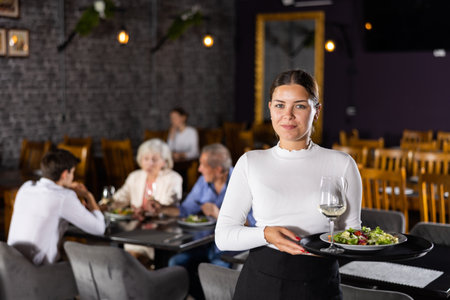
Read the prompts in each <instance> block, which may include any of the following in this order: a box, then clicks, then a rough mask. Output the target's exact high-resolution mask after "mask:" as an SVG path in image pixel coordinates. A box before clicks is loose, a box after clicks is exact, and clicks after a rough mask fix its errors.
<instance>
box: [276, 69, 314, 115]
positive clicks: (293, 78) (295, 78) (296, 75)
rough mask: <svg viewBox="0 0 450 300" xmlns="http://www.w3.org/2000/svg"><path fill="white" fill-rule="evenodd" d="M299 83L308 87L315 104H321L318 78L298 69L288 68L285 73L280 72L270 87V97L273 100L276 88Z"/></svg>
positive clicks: (307, 89)
mask: <svg viewBox="0 0 450 300" xmlns="http://www.w3.org/2000/svg"><path fill="white" fill-rule="evenodd" d="M290 84H298V85H301V86H302V87H304V88H305V89H306V91H307V92H308V94H309V97H310V99H311V100H312V101H314V104H315V105H316V106H317V105H319V104H320V103H319V89H318V87H317V83H316V80H315V79H314V78H313V77H312V76H311V75H310V74H309V73H307V72H305V71H303V70H300V69H297V70H288V71H285V72H283V73H280V74H278V76H277V77H276V78H275V79H274V81H273V82H272V86H271V87H270V99H269V101H272V96H273V92H274V91H275V89H276V88H277V87H279V86H281V85H290Z"/></svg>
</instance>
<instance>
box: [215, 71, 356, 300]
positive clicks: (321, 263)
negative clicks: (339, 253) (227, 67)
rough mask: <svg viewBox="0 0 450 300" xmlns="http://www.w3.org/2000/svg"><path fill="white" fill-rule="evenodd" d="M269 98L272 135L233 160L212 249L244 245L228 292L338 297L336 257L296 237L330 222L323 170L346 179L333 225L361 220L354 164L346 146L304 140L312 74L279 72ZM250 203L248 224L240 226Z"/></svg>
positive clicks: (315, 99) (314, 91) (312, 105)
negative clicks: (267, 143) (324, 210)
mask: <svg viewBox="0 0 450 300" xmlns="http://www.w3.org/2000/svg"><path fill="white" fill-rule="evenodd" d="M268 105H269V109H270V116H271V119H272V126H273V128H274V130H275V132H276V133H277V135H278V136H279V142H278V144H277V145H276V146H274V147H273V148H271V149H268V150H255V151H249V152H247V153H245V154H244V155H243V156H242V157H241V158H240V159H239V160H238V162H237V164H236V166H235V169H234V172H233V175H232V176H231V179H230V183H229V185H228V189H227V193H226V195H225V199H224V202H223V204H222V207H221V209H220V212H219V218H218V220H217V224H216V229H215V240H216V244H217V246H218V248H219V249H221V250H233V251H240V250H247V249H250V253H249V256H248V258H247V260H246V262H245V264H244V267H243V269H242V271H241V273H240V276H239V279H238V283H237V285H236V290H235V294H234V298H233V299H238V300H239V299H246V300H252V299H327V300H328V299H341V297H342V294H341V291H340V287H339V284H340V277H339V266H338V263H337V260H336V259H333V258H325V257H321V256H313V255H310V254H309V253H307V252H306V251H305V250H304V249H303V247H302V246H300V244H299V240H300V239H301V237H302V236H307V235H310V234H316V233H320V232H327V231H328V230H329V224H328V220H327V218H326V217H324V216H323V215H322V214H321V213H320V212H319V209H318V204H319V198H320V192H319V191H320V181H321V177H322V176H323V175H325V176H337V177H343V178H345V180H346V182H347V184H348V185H347V186H348V189H347V191H346V195H345V196H346V200H347V210H346V212H345V213H344V214H343V215H341V216H340V217H339V219H338V224H337V225H338V227H340V228H349V227H352V228H359V227H360V226H361V220H360V213H361V197H362V196H361V194H362V186H361V177H360V175H359V171H358V167H357V165H356V163H355V161H354V160H353V159H352V158H351V156H349V155H348V154H345V153H343V152H339V151H335V150H331V149H325V148H322V147H320V146H319V145H316V144H315V143H314V142H313V141H312V140H311V132H312V130H313V123H314V121H315V120H317V118H318V117H319V112H320V109H321V105H320V102H319V95H318V88H317V83H316V82H315V80H314V79H313V77H312V76H311V75H309V74H308V73H306V72H304V71H302V70H290V71H286V72H283V73H281V74H279V75H278V76H277V77H276V78H275V80H274V82H273V83H272V86H271V89H270V100H269V103H268ZM251 208H253V217H254V218H255V220H256V226H255V227H247V226H244V223H245V221H246V216H247V213H248V212H249V211H250V209H251Z"/></svg>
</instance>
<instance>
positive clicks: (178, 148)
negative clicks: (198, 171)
mask: <svg viewBox="0 0 450 300" xmlns="http://www.w3.org/2000/svg"><path fill="white" fill-rule="evenodd" d="M187 117H188V114H187V113H186V111H185V110H184V109H182V108H181V107H177V108H174V109H172V110H171V111H170V123H171V127H170V129H169V135H168V138H167V143H168V144H169V147H170V150H172V155H173V159H174V160H175V161H180V160H191V159H196V158H198V132H197V129H195V128H194V127H191V126H188V125H187V124H186V121H187Z"/></svg>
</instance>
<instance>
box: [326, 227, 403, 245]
mask: <svg viewBox="0 0 450 300" xmlns="http://www.w3.org/2000/svg"><path fill="white" fill-rule="evenodd" d="M320 239H321V240H322V241H323V242H326V243H331V235H330V233H328V232H326V233H323V234H321V235H320ZM406 240H407V237H406V236H405V235H403V234H401V233H395V232H391V233H388V232H384V231H383V230H382V229H381V228H380V227H378V226H377V227H376V228H375V229H371V228H370V227H365V226H363V227H362V228H361V229H353V228H349V229H346V230H343V231H338V232H336V233H335V234H334V243H335V245H337V246H339V247H342V248H344V249H347V250H352V251H374V250H381V249H384V248H386V247H392V246H395V245H399V244H401V243H404V242H406Z"/></svg>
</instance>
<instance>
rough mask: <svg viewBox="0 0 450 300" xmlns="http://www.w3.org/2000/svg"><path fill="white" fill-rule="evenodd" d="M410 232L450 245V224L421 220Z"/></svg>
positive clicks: (436, 242) (437, 242) (434, 241)
mask: <svg viewBox="0 0 450 300" xmlns="http://www.w3.org/2000/svg"><path fill="white" fill-rule="evenodd" d="M409 234H412V235H415V236H420V237H423V238H424V239H427V240H429V241H430V242H433V243H435V244H437V245H443V246H448V247H450V224H439V223H427V222H419V223H417V224H416V225H414V227H413V228H412V229H411V231H410V233H409Z"/></svg>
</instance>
